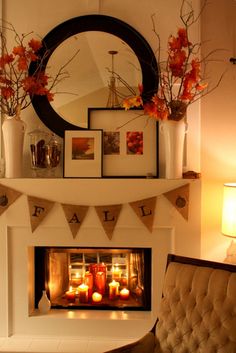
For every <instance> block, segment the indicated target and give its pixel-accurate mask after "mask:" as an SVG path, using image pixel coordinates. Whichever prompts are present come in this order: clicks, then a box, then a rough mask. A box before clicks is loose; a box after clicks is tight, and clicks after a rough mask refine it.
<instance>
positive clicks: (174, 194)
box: [163, 184, 189, 220]
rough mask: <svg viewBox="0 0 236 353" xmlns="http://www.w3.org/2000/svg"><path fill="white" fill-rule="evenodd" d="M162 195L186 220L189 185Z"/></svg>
mask: <svg viewBox="0 0 236 353" xmlns="http://www.w3.org/2000/svg"><path fill="white" fill-rule="evenodd" d="M163 195H164V196H165V197H166V198H167V199H168V200H169V201H170V202H171V203H172V205H173V206H174V207H175V208H176V210H177V211H178V212H179V213H180V214H181V215H182V216H183V217H184V218H185V219H186V220H188V206H189V184H186V185H183V186H180V187H178V188H176V189H174V190H171V191H168V192H165V193H164V194H163Z"/></svg>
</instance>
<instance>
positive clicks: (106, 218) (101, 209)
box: [95, 205, 122, 240]
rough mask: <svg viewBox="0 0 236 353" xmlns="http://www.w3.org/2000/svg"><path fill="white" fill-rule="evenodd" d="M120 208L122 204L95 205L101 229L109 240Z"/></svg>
mask: <svg viewBox="0 0 236 353" xmlns="http://www.w3.org/2000/svg"><path fill="white" fill-rule="evenodd" d="M121 208H122V205H110V206H95V210H96V212H97V215H98V218H99V219H100V222H101V223H102V226H103V229H104V230H105V232H106V235H107V236H108V238H109V239H110V240H111V238H112V235H113V231H114V229H115V226H116V223H117V221H118V218H119V215H120V211H121Z"/></svg>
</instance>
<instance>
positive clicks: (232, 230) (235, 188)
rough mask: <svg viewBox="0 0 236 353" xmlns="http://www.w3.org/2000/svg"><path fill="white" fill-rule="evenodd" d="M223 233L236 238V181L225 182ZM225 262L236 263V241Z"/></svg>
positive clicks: (232, 243) (232, 242)
mask: <svg viewBox="0 0 236 353" xmlns="http://www.w3.org/2000/svg"><path fill="white" fill-rule="evenodd" d="M221 231H222V234H224V235H226V236H228V237H232V238H236V183H226V184H224V190H223V209H222V229H221ZM224 262H227V263H231V264H236V243H235V241H234V240H232V241H231V243H230V245H229V248H228V249H227V254H226V258H225V260H224Z"/></svg>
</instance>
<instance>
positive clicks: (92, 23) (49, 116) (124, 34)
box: [29, 14, 159, 137]
mask: <svg viewBox="0 0 236 353" xmlns="http://www.w3.org/2000/svg"><path fill="white" fill-rule="evenodd" d="M87 31H100V32H106V33H110V34H113V35H115V36H117V37H118V38H120V39H121V40H123V41H124V42H125V43H127V44H128V45H129V46H130V47H131V49H132V50H133V51H134V53H135V54H136V56H137V58H138V61H139V63H140V67H141V71H142V84H143V93H142V98H143V100H144V101H147V100H148V99H150V98H151V96H152V95H153V94H154V93H155V92H156V91H157V89H158V79H159V77H158V66H157V62H156V58H155V55H154V53H153V51H152V49H151V47H150V45H149V44H148V42H147V41H146V40H145V39H144V37H143V36H142V35H141V34H140V33H139V32H137V31H136V30H135V29H134V28H133V27H131V26H130V25H128V24H127V23H125V22H123V21H121V20H119V19H117V18H114V17H111V16H106V15H97V14H96V15H84V16H79V17H74V18H71V19H69V20H67V21H65V22H62V23H61V24H59V25H58V26H56V27H55V28H53V29H52V30H51V31H50V32H49V33H48V34H47V35H46V36H45V37H44V38H43V40H42V43H43V47H42V48H41V50H40V53H39V55H40V56H41V57H45V58H44V59H43V62H42V63H41V64H42V66H43V69H44V70H46V66H47V63H48V60H49V59H50V56H51V55H52V53H53V52H54V50H56V48H57V47H58V46H59V45H60V44H61V43H62V42H63V41H65V40H66V39H68V38H69V37H71V36H73V35H76V34H78V33H81V32H87ZM36 67H37V62H32V63H31V65H30V68H29V73H30V72H33V71H35V69H36ZM31 70H32V71H31ZM31 100H32V105H33V107H34V110H35V111H36V113H37V115H38V117H39V118H40V119H41V121H42V122H43V123H44V124H45V125H46V126H47V127H48V128H49V129H50V130H51V131H53V132H54V133H55V134H57V135H58V136H61V137H64V131H65V130H78V129H80V130H86V128H82V127H80V126H77V125H73V124H71V123H69V122H67V121H66V120H64V119H63V118H62V117H61V116H60V115H59V114H58V113H57V112H56V111H55V110H54V109H53V107H52V105H51V104H50V102H49V101H48V99H47V97H46V96H37V95H35V96H34V97H32V98H31Z"/></svg>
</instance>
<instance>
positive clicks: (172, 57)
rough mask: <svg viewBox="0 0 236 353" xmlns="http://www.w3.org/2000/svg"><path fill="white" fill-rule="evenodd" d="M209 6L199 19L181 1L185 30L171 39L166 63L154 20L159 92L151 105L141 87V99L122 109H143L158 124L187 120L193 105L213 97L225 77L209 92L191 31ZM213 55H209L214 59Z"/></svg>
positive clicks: (203, 61) (129, 99)
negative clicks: (160, 122)
mask: <svg viewBox="0 0 236 353" xmlns="http://www.w3.org/2000/svg"><path fill="white" fill-rule="evenodd" d="M206 4H207V0H205V1H204V2H203V5H202V8H201V9H200V11H199V14H198V16H195V14H194V10H193V7H192V4H191V3H190V2H189V1H187V0H182V3H181V8H180V19H181V22H182V26H181V27H179V28H178V30H177V35H175V36H174V35H170V36H169V38H168V43H167V56H166V60H165V61H162V60H161V39H160V36H159V34H158V32H157V30H156V27H155V21H154V16H152V23H153V31H154V33H155V35H156V38H157V42H158V49H157V61H158V63H157V64H158V72H157V79H159V88H158V91H157V92H156V93H155V94H154V95H153V96H152V97H151V99H150V100H148V101H143V99H142V90H143V87H142V85H139V87H138V88H139V94H138V95H132V91H131V95H129V96H128V97H125V98H124V100H123V107H124V108H125V109H126V110H128V109H130V108H134V107H141V108H143V110H144V115H147V116H149V117H151V118H154V119H156V120H174V121H179V120H181V119H183V118H185V117H186V111H187V108H188V106H189V105H190V104H192V103H193V102H195V101H196V100H198V99H199V98H201V97H203V96H204V95H206V94H208V93H210V92H211V91H212V90H213V89H215V88H216V86H218V85H219V83H220V81H221V79H222V76H221V77H220V79H219V81H218V82H217V84H216V86H215V87H212V88H211V89H209V87H208V82H206V81H205V79H204V77H203V76H204V75H203V74H202V71H203V70H202V67H204V68H205V65H206V63H207V59H208V58H209V56H208V57H207V58H201V59H200V48H201V43H192V42H191V41H190V38H189V30H190V27H191V26H192V25H194V23H196V22H197V21H198V20H199V17H200V14H201V13H202V11H203V9H204V7H205V6H206ZM211 54H213V53H210V54H209V55H211Z"/></svg>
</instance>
